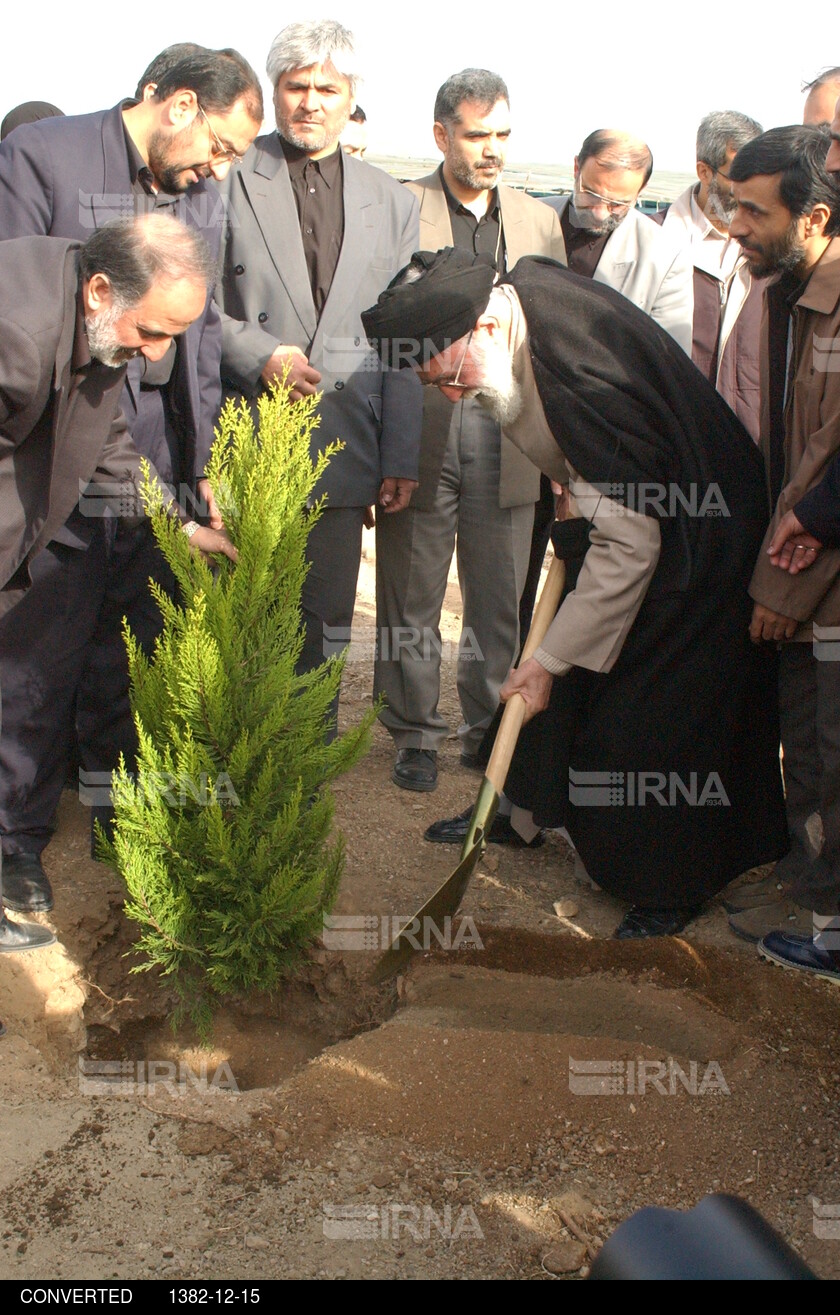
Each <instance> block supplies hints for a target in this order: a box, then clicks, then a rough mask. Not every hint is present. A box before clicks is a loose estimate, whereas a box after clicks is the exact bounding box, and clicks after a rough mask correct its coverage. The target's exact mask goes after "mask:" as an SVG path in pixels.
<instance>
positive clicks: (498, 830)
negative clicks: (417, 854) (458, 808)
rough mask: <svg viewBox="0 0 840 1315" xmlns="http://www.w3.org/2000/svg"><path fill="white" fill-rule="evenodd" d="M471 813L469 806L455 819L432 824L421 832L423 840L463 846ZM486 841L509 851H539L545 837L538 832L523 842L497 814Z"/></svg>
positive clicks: (445, 819)
mask: <svg viewBox="0 0 840 1315" xmlns="http://www.w3.org/2000/svg"><path fill="white" fill-rule="evenodd" d="M472 812H473V810H472V804H471V805H470V807H469V808H465V809H464V811H463V813H459V814H458V816H457V817H443V818H441V820H440V821H439V822H433V823H432V825H431V826H430V827H429V828H428V829H427V830H426V831H424V832H423V839H424V840H431V841H432V842H433V843H434V844H436V845H463V843H464V841H465V840H466V838H467V832H468V831H469V829H470V818H471V817H472ZM487 841H488V843H489V844H491V845H509V846H510V848H511V849H539V847H540V845H544V844H545V836H544V835H543V833H542V831H540V832H538V833H537V835H535V836H534V839H533V840H523V839H522V836H521V835H520V834H519V832H518V831H514V829H513V827H512V826H511V821H510V818H509V817H500V816H499V814H498V813H497V814H496V816H495V817H494V818H493V825H492V826H491V827H490V834H489V835H488V837H487Z"/></svg>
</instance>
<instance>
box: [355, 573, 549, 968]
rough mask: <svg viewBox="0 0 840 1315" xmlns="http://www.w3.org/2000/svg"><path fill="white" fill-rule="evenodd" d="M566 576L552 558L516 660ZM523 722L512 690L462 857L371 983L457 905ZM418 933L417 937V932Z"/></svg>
mask: <svg viewBox="0 0 840 1315" xmlns="http://www.w3.org/2000/svg"><path fill="white" fill-rule="evenodd" d="M565 579H566V568H565V565H564V563H563V561H562V560H561V559H560V558H559V557H555V558H554V560H553V561H552V563H551V566H550V568H549V571H548V576H547V577H546V581H545V584H544V585H543V587H542V592H541V593H540V597H539V602H538V603H537V606H536V608H535V609H534V615H533V619H532V621H531V628H530V630H529V631H528V638H527V639H526V641H525V646H524V648H523V649H522V655H521V657H520V659H519V660H520V662H525V661H526V659H527V658H529V657H533V655H534V653H535V652H536V650H537V649H538V648H539V646H540V644H541V643H542V641H543V639H544V638H545V634H546V631H547V630H548V627H549V626H550V625H551V623H552V621H553V620H554V617H555V615H556V613H557V608H558V605H559V603H560V596H561V594H562V593H563V585H564V583H565ZM524 721H525V701H524V699H523V698H522V696H521V695H520V694H514V695H513V696H512V697H511V698H510V699H508V701H507V703H506V704H505V710H504V712H503V714H502V720H501V722H500V723H499V730H498V732H497V734H496V740H495V743H494V745H493V752H492V753H491V755H490V761H489V762H488V764H487V770H486V772H485V774H484V780H483V781H482V782H481V786H480V788H479V791H478V798H477V799H476V801H475V808H474V809H473V812H472V817H471V818H470V825H469V830H468V831H467V834H466V838H465V840H464V844H463V848H462V849H461V858H460V861H459V863H458V866H457V867H456V868H455V870H454V872H452V873H451V874H450V876H448V877H447V878H446V881H444V883H443V885H442V886H440V887H438V889H437V890H436V891H435V893H434V895H432V896H431V897H430V898H429V899H427V900H426V903H425V904H424V905H423V907H422V908H421V909H418V910H417V912H416V913H415V915H414V917H413V918H411V919H410V920H409V921H408V922H407V923H405V925H404V926H403V927H401V928H400V930H399V932H398V933H397V935H396V937H395V938H394V940H393V941H392V942H391V945H390V946H389V948H388V949H387V950H386V951H385V953H384V954H383V956H382V958H381V959H380V960H379V962H378V963H377V965H376V967H375V968H374V970H373V974H372V976H371V981H372V982H376V983H378V982H386V981H387V980H388V978H389V977H393V976H394V975H395V973H398V972H399V971H400V970H401V969H402V968H404V967H405V965H406V964H407V963H408V961H409V959H410V958H411V956H412V955H413V954H415V953H416V952H417V951H418V949H421V948H425V938H424V937H423V934H422V932H423V928H424V927H425V926H426V925H427V924H429V923H431V924H433V925H434V926H439V925H440V924H441V923H442V922H443V920H444V919H445V918H451V917H452V916H453V915H454V914H455V913H457V912H458V909H459V908H460V905H461V900H462V899H463V898H464V894H465V893H466V889H467V886H468V885H469V883H470V877H471V876H472V874H473V872H474V871H475V869H476V868H477V867H478V863H479V860H480V859H481V855H482V854H483V853H484V850H485V848H486V840H485V837H486V836H487V835H488V834H489V832H490V828H491V826H492V825H493V819H494V817H495V816H496V809H497V808H498V807H499V796H500V795H501V793H502V791H503V790H504V788H505V781H506V780H507V774H508V770H509V769H510V764H511V759H512V758H513V751H514V749H515V748H516V741H517V740H518V739H519V732H520V731H521V730H522V724H523V722H524ZM418 933H419V934H420V941H419V942H418V940H417V936H418Z"/></svg>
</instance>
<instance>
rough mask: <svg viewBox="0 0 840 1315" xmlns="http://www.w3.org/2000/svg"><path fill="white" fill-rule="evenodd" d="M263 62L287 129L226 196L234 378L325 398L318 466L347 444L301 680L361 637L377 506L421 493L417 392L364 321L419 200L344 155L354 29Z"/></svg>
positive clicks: (304, 41)
mask: <svg viewBox="0 0 840 1315" xmlns="http://www.w3.org/2000/svg"><path fill="white" fill-rule="evenodd" d="M266 67H267V71H268V76H269V78H270V79H271V82H272V84H273V86H274V108H275V112H276V117H277V131H276V132H270V133H267V134H266V135H265V136H262V137H259V138H257V141H256V143H255V149H254V150H253V151H251V152H250V153H249V155H248V157H247V158H246V160H245V161H244V162H243V164H242V167H241V168H240V169H239V170H237V171H236V172H235V173H233V174H232V175H231V177H230V179H229V186H228V201H229V206H228V224H227V229H226V232H225V236H224V239H223V241H224V263H223V273H222V279H221V281H220V285H219V287H218V289H217V292H216V297H217V300H218V303H219V306H220V307H221V309H222V311H223V312H224V315H223V325H222V379H223V382H224V384H225V385H226V386H227V387H228V389H229V390H231V391H233V392H235V393H237V394H238V395H240V396H244V397H246V398H249V399H253V398H256V397H257V396H258V395H259V394H260V393H261V392H262V391H263V390H264V389H266V388H268V387H269V386H271V385H272V384H274V383H278V382H279V383H283V384H284V385H285V386H286V387H287V388H288V390H289V395H290V397H291V398H292V400H293V401H294V400H297V399H299V398H301V397H305V396H308V395H311V394H313V393H315V392H316V391H320V392H321V394H322V398H321V402H320V406H319V417H320V425H319V427H318V429H317V430H316V431H315V432H314V433H313V440H312V441H313V455H314V453H315V452H316V451H318V450H320V449H322V448H323V447H325V446H326V445H327V444H328V443H331V442H333V441H334V440H335V439H336V438H340V439H341V441H342V443H343V448H342V450H341V451H340V452H339V453H337V454H336V455H335V456H334V457H333V458H332V460H331V461H330V464H329V467H328V469H327V471H326V473H325V475H324V477H323V479H322V480H321V481H320V483H319V485H318V487H317V489H316V490H315V496H316V497H320V496H321V495H323V494H326V496H327V505H326V510H325V511H324V513H323V515H322V516H321V518H320V520H319V521H318V522H317V524H316V525H315V526H314V528H313V529H312V531H311V533H310V535H309V542H308V546H307V555H308V560H309V562H310V569H309V574H308V575H307V578H306V583H305V585H304V591H303V614H304V621H305V627H306V637H305V642H304V648H303V651H302V654H301V658H300V662H299V670H300V671H311V670H312V669H313V668H314V667H316V666H318V665H319V664H320V663H321V662H323V660H324V658H325V657H326V656H329V655H330V654H331V653H335V652H337V651H339V650H340V649H341V648H342V647H343V646H344V645H346V644H347V643H348V642H349V639H350V626H351V623H352V619H353V607H354V603H355V596H356V580H357V577H358V572H359V561H360V557H361V540H362V526H363V524H365V522H366V519H367V509H368V507H369V505H370V504H371V503H378V505H379V509H380V512H383V513H385V514H386V515H391V514H394V513H398V512H400V511H402V509H403V508H404V507H406V506H407V505H408V502H409V499H410V497H411V494H412V491H413V489H414V488H415V487H416V481H417V466H418V454H419V447H420V421H421V407H422V396H421V390H420V387H419V385H418V383H417V380H416V379H414V378H412V377H411V376H410V374H409V375H406V374H405V373H403V374H399V373H397V372H393V373H387V372H385V371H384V370H383V369H382V368H381V365H380V363H379V361H378V360H376V358H373V359H371V354H370V352H369V351H368V350H367V348H366V344H365V335H364V330H363V328H362V322H361V318H360V315H361V312H362V310H363V309H364V308H365V306H368V305H370V303H371V302H372V301H374V300H375V299H376V297H377V295H378V294H379V292H381V290H382V289H383V288H384V287H385V286H386V284H387V283H388V282H389V281H390V279H392V278H393V276H394V275H395V274H396V272H397V270H398V269H400V267H401V266H403V265H404V264H405V263H406V261H407V260H408V259H409V257H410V255H411V252H412V251H413V250H414V248H415V246H416V245H417V235H418V224H417V202H416V200H415V199H414V197H413V196H412V195H411V194H410V192H408V191H407V190H406V189H405V188H403V187H401V186H400V185H399V183H397V182H395V181H394V180H393V179H392V178H389V177H388V175H387V174H385V173H383V172H382V171H381V170H379V169H375V168H373V166H371V165H368V164H365V163H364V161H362V160H358V159H354V158H353V157H351V156H348V155H346V154H345V153H344V152H343V151H342V150H341V149H340V147H339V139H340V137H341V134H342V132H343V131H344V128H345V127H346V125H347V121H348V119H349V117H350V113H351V111H352V109H353V107H354V104H355V99H356V84H357V82H358V81H359V66H358V60H357V56H356V50H355V46H354V42H353V36H352V33H350V32H348V31H347V30H346V29H345V28H343V27H341V26H340V25H339V24H338V23H333V22H326V21H324V22H305V23H292V24H290V25H289V26H288V27H286V28H284V29H283V31H282V32H280V33H279V35H278V36H277V37H275V39H274V42H273V43H272V46H271V50H270V51H269V55H268V61H267V65H266Z"/></svg>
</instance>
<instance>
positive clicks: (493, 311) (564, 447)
mask: <svg viewBox="0 0 840 1315" xmlns="http://www.w3.org/2000/svg"><path fill="white" fill-rule="evenodd" d="M412 266H413V267H412V268H410V269H409V270H407V271H406V272H405V275H404V276H403V275H401V276H400V278H399V279H398V280H396V281H395V284H394V285H393V286H392V287H391V288H389V289H387V290H386V291H385V292H384V293H383V294H382V296H381V297H380V299H379V302H378V304H377V306H375V307H373V308H371V310H369V311H366V312H365V314H364V316H363V317H362V318H363V322H364V325H365V329H366V331H367V333H368V337H369V338H370V340H371V341H372V342H373V343H374V344H375V345H376V347H377V350H378V351H379V353H380V355H381V356H382V357H383V359H386V360H392V361H393V362H394V363H395V364H397V363H398V358H397V354H396V350H395V349H396V348H398V347H400V346H401V344H404V343H405V341H406V340H407V339H408V340H413V341H415V342H417V343H422V344H424V347H423V352H422V354H421V355H419V356H418V355H415V357H414V359H413V361H406V360H405V359H403V361H402V363H403V364H414V365H415V366H416V368H417V371H418V373H419V377H420V378H421V380H422V381H423V382H424V383H427V384H432V385H434V386H436V387H437V388H438V389H439V390H440V392H441V393H442V394H443V396H444V397H446V398H448V399H449V400H450V401H453V402H454V401H458V400H459V399H460V398H461V397H462V396H463V395H464V392H465V391H466V393H467V394H468V395H469V396H477V397H481V398H482V399H483V401H484V404H485V405H486V406H487V407H488V408H489V409H490V410H491V412H492V413H493V414H495V415H496V416H497V417H498V418H499V419H500V421H501V422H502V423H503V424H504V426H505V432H506V433H507V434H508V435H509V436H510V438H511V439H512V441H513V442H514V443H516V444H517V445H519V446H521V448H522V450H523V451H524V452H525V453H526V455H527V456H528V457H529V458H530V459H531V460H532V461H533V462H534V463H535V465H537V466H538V467H539V469H541V470H543V471H545V472H546V473H547V474H549V475H554V476H555V478H556V474H555V472H557V471H559V470H561V469H562V467H563V465H564V463H565V464H566V465H567V466H568V468H569V472H570V475H571V479H570V492H571V495H572V498H573V502H574V503H575V504H576V507H577V513H576V514H577V516H578V517H579V520H578V525H577V529H578V531H579V538H580V540H581V541H582V542H581V544H580V546H579V551H578V552H577V553H576V554H575V555H576V557H577V558H580V557H582V564H580V566H579V573H578V574H577V579H576V583H575V586H574V588H573V590H572V591H571V592H569V593H567V595H566V597H565V599H564V600H563V602H562V604H561V606H560V609H559V611H558V613H557V616H556V618H555V620H554V622H553V623H552V625H551V627H550V628H549V631H548V634H547V636H546V638H545V639H544V640H543V642H542V644H541V646H540V647H539V648H538V649H537V651H536V653H535V656H534V657H533V658H530V659H528V660H527V661H525V662H523V663H522V664H521V666H520V667H519V668H518V669H517V670H516V671H515V672H513V673H512V674H511V675H510V676H509V677H508V680H507V681H506V683H505V685H504V686H503V687H502V692H501V694H502V698H503V699H505V698H507V697H509V696H510V695H511V694H512V693H514V692H517V693H520V694H521V695H522V697H523V698H524V700H525V702H526V705H527V716H528V717H529V718H532V720H530V721H529V723H528V725H527V726H526V727H525V730H524V732H523V735H522V736H521V737H520V741H519V744H518V745H517V750H516V755H515V757H514V762H513V767H512V770H511V773H510V775H509V778H508V782H507V783H506V786H505V793H506V794H507V795H508V797H509V799H510V800H511V801H512V803H513V804H514V805H515V806H518V807H519V808H522V809H526V810H529V811H530V812H531V813H532V814H533V822H534V823H535V824H536V825H538V826H539V825H544V826H565V827H566V828H567V830H568V832H569V834H570V835H571V838H572V840H573V842H574V844H575V846H576V848H577V850H578V852H579V853H580V856H581V859H582V860H583V862H584V864H585V866H586V870H587V872H588V873H589V874H590V876H591V877H592V879H593V880H594V881H596V882H597V883H598V884H599V885H601V886H603V887H604V889H606V890H607V891H609V892H610V893H611V894H613V895H616V896H619V897H621V898H623V899H626V900H627V901H628V902H629V903H630V904H631V906H632V907H631V908H630V909H629V911H628V913H627V914H626V915H625V918H624V919H623V921H622V923H621V925H620V926H619V928H618V929H617V933H616V934H617V935H618V936H619V937H621V938H631V937H643V936H660V935H669V934H675V933H677V932H679V931H680V930H682V928H683V927H684V926H685V925H686V924H687V923H688V922H690V921H691V919H692V918H693V917H694V916H696V914H697V912H698V911H699V909H700V908H701V907H702V905H703V903H704V902H705V900H707V899H708V898H709V897H710V896H711V895H713V894H714V893H715V892H716V891H718V890H720V889H721V888H722V887H723V886H725V885H726V884H727V883H728V882H730V881H731V880H733V878H735V877H736V876H738V875H739V874H740V873H741V872H744V871H746V870H748V869H749V868H751V867H753V866H754V865H756V864H757V863H760V862H766V861H770V860H771V859H773V858H776V857H778V856H779V855H780V854H781V853H782V852H783V851H784V848H785V845H786V843H787V836H786V828H785V824H784V809H783V800H782V791H781V781H780V773H779V755H778V725H777V722H776V718H775V706H776V704H775V691H774V680H775V665H774V658H775V654H774V653H773V652H772V651H770V649H769V646H764V647H763V648H762V647H760V646H753V645H751V644H750V642H749V639H748V625H749V619H750V600H749V597H748V595H747V584H748V583H749V579H750V575H751V572H752V568H753V562H754V559H755V555H756V552H757V548H758V545H759V543H760V542H761V537H762V535H763V533H764V528H765V524H766V519H767V507H766V492H765V483H764V474H763V470H762V461H761V457H760V455H759V453H758V450H757V448H756V446H755V444H754V443H753V442H752V441H751V440H750V438H749V436H748V434H747V433H746V432H745V430H744V429H743V428H742V426H741V425H740V424H739V423H738V421H737V419H736V418H735V416H733V414H732V412H731V411H730V409H729V408H728V407H727V406H726V404H725V403H724V402H723V401H722V400H721V398H720V397H719V396H718V394H717V393H716V392H715V391H714V389H713V388H712V387H711V386H710V385H709V384H708V383H707V382H706V380H704V379H703V377H702V376H701V374H700V373H699V371H698V370H697V369H696V368H695V367H694V366H693V365H692V364H691V362H690V360H689V359H688V357H687V355H686V354H685V352H683V350H682V349H681V348H680V347H678V346H677V345H676V344H675V343H674V341H673V339H672V338H671V337H670V336H669V335H668V334H667V333H666V332H664V331H663V330H662V329H661V327H660V326H659V325H657V324H656V323H654V322H653V320H652V319H651V318H650V317H649V316H647V315H645V314H643V313H641V312H640V311H639V310H638V309H637V308H636V307H635V306H633V305H631V304H630V302H629V301H627V300H626V299H625V298H624V297H621V296H619V295H618V294H617V293H615V292H614V291H613V290H612V289H611V288H607V287H603V286H601V285H599V284H598V283H596V282H595V281H594V280H593V281H590V280H585V279H581V278H578V277H577V276H575V275H574V274H571V273H570V272H569V271H568V270H565V269H563V268H562V266H560V265H557V264H555V263H553V262H550V261H545V260H542V259H539V258H529V257H525V258H524V259H522V260H520V261H519V262H518V263H517V264H516V266H515V267H514V269H513V271H512V272H511V273H510V274H508V275H507V276H506V277H504V278H503V279H502V280H501V281H500V282H499V283H498V284H496V285H494V271H493V269H492V267H491V266H490V265H488V264H486V263H484V261H483V258H482V256H481V255H478V256H475V255H473V254H472V253H470V252H467V251H464V250H458V249H456V248H450V249H448V250H447V251H443V252H438V253H428V252H420V253H418V254H417V255H416V256H415V258H414V261H413V262H412ZM569 525H570V522H569V521H565V522H561V523H560V524H559V531H560V533H561V535H565V534H567V533H569V532H570V531H569ZM563 555H566V551H565V550H564V553H563ZM538 713H541V714H542V715H541V716H537V715H536V714H538Z"/></svg>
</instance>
